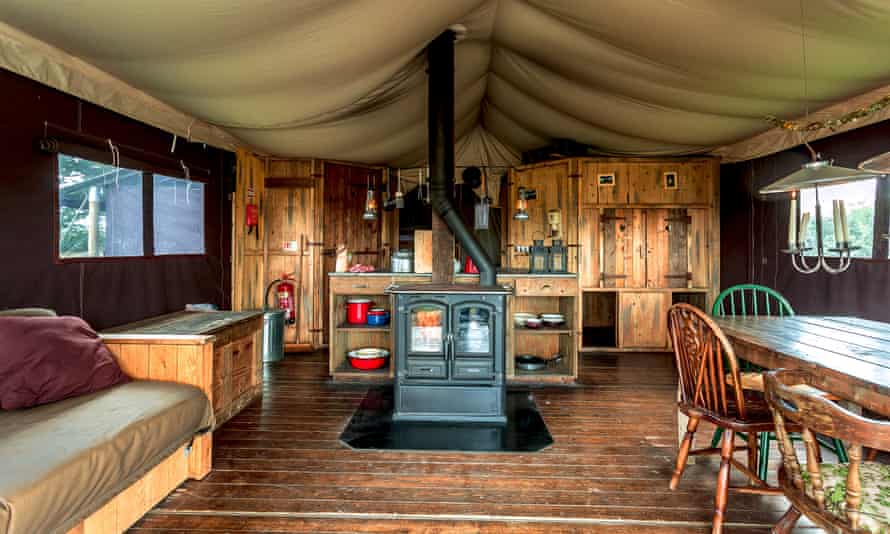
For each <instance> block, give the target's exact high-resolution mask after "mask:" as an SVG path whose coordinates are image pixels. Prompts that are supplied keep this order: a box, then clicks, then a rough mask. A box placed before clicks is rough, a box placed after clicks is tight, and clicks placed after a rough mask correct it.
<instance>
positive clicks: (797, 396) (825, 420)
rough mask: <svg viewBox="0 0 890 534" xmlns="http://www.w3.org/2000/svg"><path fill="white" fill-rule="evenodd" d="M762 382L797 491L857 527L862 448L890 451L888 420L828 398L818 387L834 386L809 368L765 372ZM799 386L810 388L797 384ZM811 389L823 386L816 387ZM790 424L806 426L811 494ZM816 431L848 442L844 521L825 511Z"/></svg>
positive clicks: (842, 525)
mask: <svg viewBox="0 0 890 534" xmlns="http://www.w3.org/2000/svg"><path fill="white" fill-rule="evenodd" d="M764 383H765V387H766V399H767V402H768V403H769V406H770V410H771V411H772V413H773V418H774V420H775V423H776V435H777V436H778V443H779V451H780V452H781V453H782V466H783V467H784V469H785V474H786V477H787V478H788V483H790V484H792V485H793V486H794V488H795V489H797V490H798V491H799V495H803V497H804V498H807V499H809V500H811V501H812V504H814V505H815V506H814V508H815V509H818V510H820V511H821V512H824V513H825V515H824V516H823V517H822V519H823V520H824V521H826V522H829V523H832V524H834V525H835V526H837V527H839V528H841V529H843V530H847V531H850V532H853V531H856V530H857V529H858V526H859V518H860V514H859V507H860V504H861V489H862V484H861V480H860V477H859V473H860V466H861V462H862V447H863V446H866V447H871V448H873V449H880V450H890V422H884V421H877V420H874V419H867V418H865V417H862V416H859V415H856V414H854V413H852V412H850V411H849V410H846V409H844V408H843V407H841V406H839V405H838V404H837V403H835V402H832V401H831V400H828V399H827V398H825V395H823V394H821V393H820V391H821V392H828V393H836V392H833V391H831V389H830V385H827V384H826V383H825V381H824V380H823V379H822V378H821V377H818V376H816V375H813V374H811V373H809V372H807V371H803V370H786V369H778V370H776V371H771V372H769V373H766V375H765V377H764ZM801 385H806V386H811V388H800V387H795V386H801ZM826 386H828V387H826ZM812 388H815V389H816V390H819V391H814V390H813V389H812ZM789 423H795V424H797V425H799V426H801V427H803V431H802V432H801V434H802V436H803V440H804V444H805V447H806V460H807V461H806V471H807V474H808V476H809V477H810V482H811V485H812V495H808V494H807V493H806V490H805V487H804V475H803V471H802V469H801V465H800V460H799V459H798V457H797V451H796V450H795V449H794V446H793V445H792V442H791V439H790V437H789V435H788V431H787V430H786V428H787V425H788V424H789ZM816 434H822V435H825V436H828V437H831V438H837V439H840V440H842V441H844V443H845V444H846V445H847V454H848V456H849V458H850V462H849V472H848V475H847V483H846V495H845V501H846V510H845V511H846V521H843V520H840V519H838V518H837V516H835V515H833V514H830V513H829V512H827V511H826V501H825V497H826V496H825V491H824V489H823V480H822V474H821V471H820V469H819V466H820V464H821V460H820V453H819V443H818V441H816ZM820 515H821V514H820ZM838 522H840V524H838Z"/></svg>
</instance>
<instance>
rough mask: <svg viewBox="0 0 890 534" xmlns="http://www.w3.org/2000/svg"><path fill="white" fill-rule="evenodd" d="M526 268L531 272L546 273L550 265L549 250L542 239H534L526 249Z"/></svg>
mask: <svg viewBox="0 0 890 534" xmlns="http://www.w3.org/2000/svg"><path fill="white" fill-rule="evenodd" d="M528 256H529V257H528V270H529V272H531V273H546V272H547V269H548V267H549V266H550V250H549V249H548V248H547V247H545V246H544V240H543V239H534V240H533V241H532V246H531V248H529V250H528Z"/></svg>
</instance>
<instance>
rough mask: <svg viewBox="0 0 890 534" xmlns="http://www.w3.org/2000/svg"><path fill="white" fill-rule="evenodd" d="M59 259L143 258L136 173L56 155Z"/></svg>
mask: <svg viewBox="0 0 890 534" xmlns="http://www.w3.org/2000/svg"><path fill="white" fill-rule="evenodd" d="M58 164H59V167H58V169H59V174H58V187H59V189H58V205H57V208H58V241H59V242H58V246H59V248H58V252H59V258H62V259H68V258H102V257H128V256H143V255H144V253H145V251H144V247H143V239H142V235H143V234H142V229H143V226H142V220H143V219H142V213H143V200H144V199H143V198H142V196H143V195H142V171H139V170H134V169H125V168H116V167H113V166H111V165H106V164H104V163H99V162H96V161H90V160H88V159H84V158H79V157H76V156H71V155H68V154H59V155H58Z"/></svg>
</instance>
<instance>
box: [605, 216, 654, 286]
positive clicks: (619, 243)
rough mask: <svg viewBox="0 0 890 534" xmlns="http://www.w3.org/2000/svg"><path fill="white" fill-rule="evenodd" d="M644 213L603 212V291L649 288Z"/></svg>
mask: <svg viewBox="0 0 890 534" xmlns="http://www.w3.org/2000/svg"><path fill="white" fill-rule="evenodd" d="M644 221H645V213H644V212H643V210H640V209H627V208H624V209H622V208H604V209H603V210H602V215H601V216H600V228H601V229H602V232H601V233H602V247H601V253H600V265H601V271H600V280H601V281H602V283H601V284H602V287H646V250H645V231H646V228H645V222H644Z"/></svg>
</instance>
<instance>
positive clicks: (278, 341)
mask: <svg viewBox="0 0 890 534" xmlns="http://www.w3.org/2000/svg"><path fill="white" fill-rule="evenodd" d="M285 313H286V312H285V310H266V311H265V312H264V313H263V361H264V362H277V361H281V360H282V359H283V358H284V315H285Z"/></svg>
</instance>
